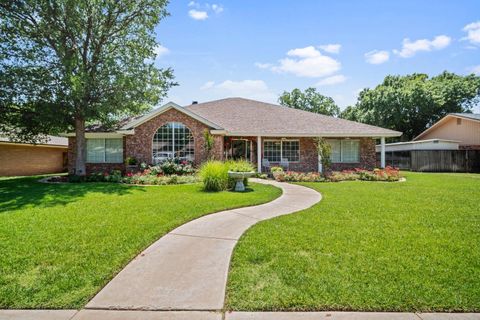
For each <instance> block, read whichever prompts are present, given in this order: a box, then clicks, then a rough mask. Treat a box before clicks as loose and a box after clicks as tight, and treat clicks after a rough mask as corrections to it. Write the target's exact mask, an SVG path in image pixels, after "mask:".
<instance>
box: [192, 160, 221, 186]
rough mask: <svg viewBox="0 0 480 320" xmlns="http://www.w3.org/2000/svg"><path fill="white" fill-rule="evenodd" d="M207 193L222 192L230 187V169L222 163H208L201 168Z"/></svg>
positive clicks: (201, 175)
mask: <svg viewBox="0 0 480 320" xmlns="http://www.w3.org/2000/svg"><path fill="white" fill-rule="evenodd" d="M199 175H200V178H201V179H202V181H203V189H204V190H205V191H222V190H225V189H227V187H228V167H227V166H226V165H225V163H223V162H221V161H212V160H211V161H207V162H205V163H204V164H203V165H202V167H201V168H200V172H199Z"/></svg>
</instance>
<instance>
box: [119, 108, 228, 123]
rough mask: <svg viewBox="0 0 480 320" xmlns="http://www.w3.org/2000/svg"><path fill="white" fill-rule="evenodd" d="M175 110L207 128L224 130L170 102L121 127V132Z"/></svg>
mask: <svg viewBox="0 0 480 320" xmlns="http://www.w3.org/2000/svg"><path fill="white" fill-rule="evenodd" d="M172 109H173V110H175V111H177V112H179V113H182V114H184V115H185V116H188V117H190V118H192V119H195V120H196V121H199V122H201V123H203V124H204V125H206V126H207V127H210V128H212V129H217V130H220V129H222V128H221V127H220V126H219V125H217V124H215V123H213V122H211V121H209V120H207V119H205V118H203V117H201V116H199V115H197V114H195V113H193V112H191V111H190V110H187V109H185V108H183V107H181V106H179V105H178V104H176V103H174V102H168V103H167V104H165V105H163V106H161V107H160V108H158V109H155V110H153V111H151V112H150V113H148V114H146V115H144V116H143V117H140V118H138V119H135V120H132V121H130V122H128V123H127V124H125V125H124V126H122V127H121V130H131V129H134V128H136V127H138V126H140V125H141V124H143V123H145V122H147V121H150V120H152V119H154V118H155V117H157V116H159V115H161V114H162V113H164V112H167V111H169V110H172Z"/></svg>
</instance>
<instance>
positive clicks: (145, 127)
mask: <svg viewBox="0 0 480 320" xmlns="http://www.w3.org/2000/svg"><path fill="white" fill-rule="evenodd" d="M167 122H181V123H183V124H184V125H185V126H187V127H188V129H190V132H191V133H192V135H193V141H194V145H195V160H194V165H196V166H198V165H200V164H201V163H202V162H203V161H205V160H206V159H207V157H208V155H207V153H206V152H205V150H204V142H205V139H204V138H203V133H204V130H206V129H209V127H207V126H206V125H205V124H203V123H201V122H200V121H197V120H195V119H193V118H191V117H189V116H187V115H186V114H184V113H182V112H180V111H178V110H175V109H170V110H168V111H165V112H164V113H162V114H160V115H158V116H156V117H154V118H153V119H151V120H149V121H147V122H145V123H142V124H141V125H139V126H138V127H136V128H135V134H134V135H127V136H126V147H125V151H126V154H125V156H126V157H135V158H136V159H137V160H138V161H139V162H146V163H151V162H152V151H153V150H152V144H153V136H154V135H155V132H157V130H158V128H160V127H161V126H163V125H164V124H166V123H167ZM214 141H215V144H214V148H213V151H212V154H213V156H214V158H216V159H222V158H223V137H221V136H214Z"/></svg>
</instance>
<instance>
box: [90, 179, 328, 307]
mask: <svg viewBox="0 0 480 320" xmlns="http://www.w3.org/2000/svg"><path fill="white" fill-rule="evenodd" d="M255 182H258V183H263V184H270V185H274V186H276V187H279V188H281V189H282V190H283V194H282V195H281V196H280V197H279V198H277V199H275V200H273V201H271V202H269V203H266V204H262V205H258V206H254V207H246V208H239V209H234V210H228V211H222V212H218V213H214V214H210V215H206V216H203V217H201V218H198V219H196V220H193V221H191V222H188V223H186V224H184V225H182V226H180V227H178V228H177V229H175V230H173V231H171V232H170V233H168V234H167V235H165V236H163V237H162V238H161V239H160V240H158V241H156V242H155V243H154V244H152V245H151V246H150V247H148V248H147V249H146V250H145V251H144V252H142V253H141V254H140V255H138V256H137V257H136V258H135V259H134V260H133V261H131V262H130V263H129V264H128V265H127V266H126V267H125V269H123V270H122V271H121V272H120V273H119V274H118V275H117V276H116V277H115V278H114V279H113V280H112V281H111V282H110V283H108V284H107V285H106V286H105V288H103V289H102V290H101V291H100V292H99V293H98V294H97V295H96V296H95V297H94V298H93V299H92V300H91V301H90V302H89V303H88V304H87V306H86V309H114V310H179V311H187V310H196V311H200V310H211V311H217V310H221V309H222V308H223V303H224V298H225V286H226V283H227V274H228V268H229V264H230V257H231V255H232V251H233V248H234V247H235V244H236V243H237V241H238V239H239V238H240V236H241V235H242V234H243V233H244V232H245V231H246V230H247V229H248V228H249V227H251V226H252V225H254V224H255V223H257V222H259V221H262V220H266V219H270V218H273V217H277V216H280V215H284V214H289V213H293V212H296V211H300V210H303V209H306V208H309V207H311V206H312V205H314V204H315V203H317V202H319V201H320V199H321V196H320V194H319V193H318V192H316V191H315V190H313V189H310V188H306V187H303V186H299V185H292V184H287V183H279V182H275V181H267V180H255Z"/></svg>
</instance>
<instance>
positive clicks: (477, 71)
mask: <svg viewBox="0 0 480 320" xmlns="http://www.w3.org/2000/svg"><path fill="white" fill-rule="evenodd" d="M470 72H471V73H474V74H476V75H477V76H480V64H479V65H478V66H474V67H471V68H470Z"/></svg>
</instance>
